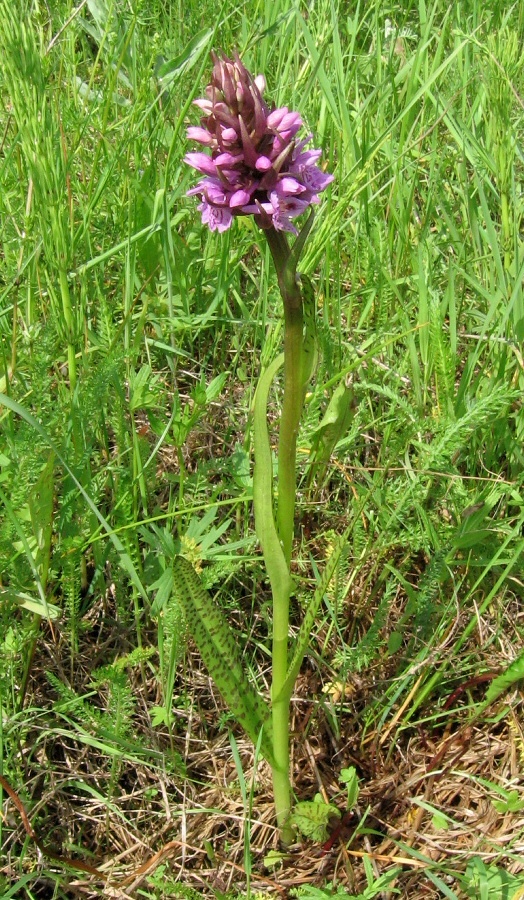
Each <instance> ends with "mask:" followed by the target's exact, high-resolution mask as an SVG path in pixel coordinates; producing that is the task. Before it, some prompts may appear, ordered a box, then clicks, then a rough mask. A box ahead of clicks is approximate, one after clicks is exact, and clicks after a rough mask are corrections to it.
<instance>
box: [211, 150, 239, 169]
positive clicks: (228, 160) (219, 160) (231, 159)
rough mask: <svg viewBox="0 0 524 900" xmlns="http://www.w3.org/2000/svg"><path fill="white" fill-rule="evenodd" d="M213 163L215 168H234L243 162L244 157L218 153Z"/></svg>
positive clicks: (235, 154)
mask: <svg viewBox="0 0 524 900" xmlns="http://www.w3.org/2000/svg"><path fill="white" fill-rule="evenodd" d="M214 162H215V165H216V166H236V165H237V164H238V163H241V162H244V155H243V154H242V153H228V152H226V153H219V155H218V156H215V160H214Z"/></svg>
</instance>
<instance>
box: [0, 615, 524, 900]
mask: <svg viewBox="0 0 524 900" xmlns="http://www.w3.org/2000/svg"><path fill="white" fill-rule="evenodd" d="M495 615H496V610H491V612H490V617H487V618H486V619H485V620H484V619H480V618H479V623H478V630H477V635H476V637H475V638H472V640H471V642H470V646H468V647H467V648H466V649H465V650H464V651H463V652H464V653H465V654H469V655H471V654H474V655H475V659H476V665H477V670H478V671H486V672H492V673H493V672H497V671H498V670H499V669H502V668H504V667H506V666H507V661H508V659H509V658H511V656H512V655H515V654H516V651H517V649H518V648H516V647H512V646H511V643H510V641H509V640H508V638H507V637H506V638H505V639H501V640H499V641H497V642H493V641H492V642H490V645H489V651H487V650H483V646H482V644H481V643H480V640H479V635H480V636H484V637H485V636H486V634H488V633H489V632H490V630H491V628H492V626H493V617H494V616H495ZM90 616H91V626H92V627H91V629H90V631H89V633H87V634H85V635H84V637H83V645H82V647H81V648H80V653H79V655H78V657H77V662H76V666H75V670H74V672H73V673H68V672H66V671H65V670H64V668H63V665H62V663H61V660H63V659H64V658H66V655H65V653H64V650H65V647H64V646H62V644H61V638H60V635H59V634H55V637H54V640H53V639H52V636H51V635H48V636H47V639H46V641H45V642H42V644H41V648H40V653H39V657H38V659H37V660H36V661H35V666H34V669H33V675H32V685H31V688H32V697H31V703H30V706H32V707H33V708H35V709H36V708H39V709H40V710H44V711H45V712H44V714H42V713H41V714H40V715H39V716H38V718H37V719H35V721H34V723H32V725H31V726H30V727H29V728H28V729H26V730H25V732H24V734H23V736H21V748H20V749H21V751H22V752H21V756H22V758H23V759H24V765H25V776H24V782H23V784H17V785H11V787H12V788H13V789H14V790H15V791H16V792H17V794H18V796H19V797H20V798H21V800H22V802H23V804H24V806H25V808H26V810H27V812H28V815H29V818H30V820H31V823H32V826H33V827H34V828H35V830H36V832H37V835H38V838H39V841H40V843H41V845H43V846H44V847H45V848H46V849H48V850H51V852H52V853H54V854H55V855H56V856H59V857H62V860H61V861H59V860H58V859H57V858H55V859H50V858H49V857H47V858H46V855H43V854H42V853H41V852H40V851H39V850H38V847H37V846H36V844H35V842H34V841H31V840H29V839H28V835H27V834H26V833H25V831H24V828H23V825H22V823H21V820H20V818H19V814H18V812H17V810H16V808H15V806H14V804H13V803H12V801H10V800H8V801H7V803H6V806H5V809H4V817H5V823H6V826H5V828H4V835H5V836H6V840H5V842H4V846H3V848H2V855H3V857H4V860H5V862H4V863H3V865H2V868H1V869H0V872H1V873H2V874H5V875H7V876H10V877H13V876H14V875H15V872H18V873H19V868H18V860H19V857H20V856H21V853H22V845H23V842H24V840H26V841H28V843H27V845H26V847H25V851H24V853H23V854H22V855H23V859H24V864H23V868H24V869H27V868H28V867H31V866H35V865H38V866H41V868H42V872H41V879H40V885H41V889H37V892H36V893H35V894H34V895H35V896H39V897H48V896H52V893H50V891H51V881H50V878H49V875H48V874H47V873H48V872H49V870H50V867H52V868H53V869H54V870H55V871H56V870H57V868H58V869H59V870H61V871H62V872H63V873H66V872H67V871H68V870H69V873H70V874H69V875H68V876H67V877H66V884H67V891H68V892H70V896H72V897H73V896H79V897H86V898H90V897H93V898H94V897H99V896H107V897H114V898H125V897H138V896H140V895H141V896H151V897H158V896H174V895H175V894H174V893H169V892H168V893H166V894H162V893H154V891H153V884H152V882H151V879H152V878H153V881H154V878H155V872H157V877H158V874H159V873H162V878H163V879H168V881H169V882H177V883H179V884H180V885H183V886H184V889H185V890H187V888H188V887H192V888H194V889H195V890H196V891H198V893H199V895H201V896H218V895H219V894H218V892H220V893H221V894H224V893H227V892H229V891H242V890H244V891H245V889H246V884H247V876H246V872H245V868H244V862H245V855H244V850H245V842H246V840H249V846H250V852H251V874H250V877H251V888H252V889H256V890H258V891H263V892H264V893H268V895H275V896H277V895H278V896H287V895H288V891H289V889H290V888H294V887H298V886H299V885H302V884H310V885H317V886H319V887H321V886H325V885H326V883H327V882H333V883H334V884H341V885H345V886H347V888H348V890H349V891H357V890H359V889H360V890H362V889H363V888H364V886H365V884H366V882H365V877H364V868H363V857H364V856H367V857H368V858H369V859H370V860H371V861H372V863H373V866H374V868H375V871H376V873H377V874H378V873H382V872H384V871H387V870H388V869H390V868H391V867H393V866H399V867H400V871H399V875H398V878H397V881H396V886H397V888H398V889H399V891H400V893H401V896H404V897H409V898H410V900H419V898H420V900H422V898H428V897H438V896H441V894H440V893H439V891H438V890H437V889H436V888H435V887H434V885H433V883H432V882H431V880H430V879H429V878H428V876H427V875H426V874H425V872H424V868H425V866H426V865H427V866H431V865H433V866H434V868H435V871H437V872H439V875H440V877H441V878H442V877H444V878H446V872H448V873H450V874H449V875H448V876H447V880H448V882H449V884H450V885H452V886H453V890H454V891H457V892H458V894H459V895H460V891H458V889H457V885H456V883H455V880H454V878H453V875H452V873H454V872H461V871H463V870H464V869H465V866H466V864H467V862H468V860H470V859H471V858H472V857H473V856H476V857H480V858H481V859H483V860H484V861H485V862H486V863H489V862H494V863H498V864H499V865H502V866H503V867H504V868H506V870H507V871H509V872H512V873H514V874H516V873H518V872H522V871H524V862H522V861H521V860H520V856H521V855H523V851H524V781H523V770H524V733H523V729H522V724H521V723H522V706H523V703H522V696H521V694H519V692H517V691H515V692H514V694H513V695H512V696H510V697H506V698H504V699H503V700H502V701H500V702H499V703H498V704H496V705H495V706H494V707H492V708H490V709H488V710H487V711H486V713H485V714H484V716H483V717H482V718H480V719H478V720H475V719H474V718H472V716H471V710H472V708H473V706H472V705H473V704H475V703H478V702H480V700H481V699H482V697H483V694H484V691H485V684H484V683H483V682H480V683H473V682H474V680H473V679H472V680H471V689H470V690H469V691H467V690H463V691H460V689H459V690H455V691H454V692H453V693H450V695H448V697H447V698H446V697H444V698H441V700H440V701H439V706H440V707H441V709H442V706H443V705H444V704H445V701H446V700H450V699H451V700H452V701H453V702H452V708H451V709H450V710H449V712H448V714H447V715H446V716H442V715H441V717H440V718H439V724H435V721H433V718H432V711H433V712H434V709H433V710H432V709H431V708H430V707H431V704H436V701H435V700H433V701H429V703H428V704H427V705H426V708H425V709H423V710H421V711H419V713H418V719H417V721H413V722H411V723H410V724H409V725H403V713H404V712H405V709H402V708H399V707H396V708H395V709H393V710H392V711H391V714H390V716H389V717H388V719H387V720H386V721H384V722H383V723H382V725H381V727H380V729H379V728H375V729H370V728H368V729H367V730H364V729H363V728H362V722H363V720H364V714H365V710H366V709H368V710H369V708H370V707H371V706H372V705H373V704H374V703H375V702H376V701H377V700H378V699H379V698H380V697H381V695H382V693H383V691H384V690H385V687H386V684H385V682H381V680H380V679H379V678H378V677H377V675H376V673H375V674H373V672H369V673H367V674H363V675H360V676H358V681H355V683H354V684H353V686H352V690H350V689H349V687H348V689H347V690H346V691H345V694H344V697H343V698H341V699H340V700H339V699H338V698H335V699H337V707H336V710H335V709H334V708H330V705H332V699H330V697H329V695H327V694H326V693H323V692H322V681H326V680H327V673H326V672H322V671H319V670H318V669H317V668H316V667H314V666H313V665H312V663H311V661H310V663H309V664H308V667H306V668H305V670H304V671H303V673H302V675H301V678H300V679H299V681H298V683H297V691H296V696H295V700H294V705H293V714H294V721H293V729H294V733H295V740H294V745H293V771H294V784H295V789H296V793H297V796H298V797H299V798H300V799H308V798H311V797H312V796H313V795H314V794H315V793H316V792H317V791H320V792H321V793H322V794H323V795H324V797H325V798H326V799H328V798H329V799H330V800H331V801H332V802H334V803H336V804H337V803H338V805H339V806H341V807H343V805H344V802H343V794H342V792H341V790H340V785H339V783H338V776H339V773H340V770H341V768H343V767H344V766H347V765H355V766H356V767H357V770H358V772H359V775H360V778H361V794H360V800H359V813H360V815H361V816H362V824H361V825H357V824H356V821H355V826H354V827H353V830H352V833H351V832H348V833H346V834H344V841H345V843H342V842H341V841H339V842H338V844H337V843H335V845H334V846H333V847H332V849H330V850H329V852H327V853H326V852H324V850H323V848H322V847H321V846H320V845H319V844H313V843H311V842H303V843H301V844H297V845H296V846H295V847H292V848H291V849H290V851H289V854H288V855H287V856H286V857H285V858H284V860H283V861H282V864H281V866H280V868H278V869H277V870H269V869H266V868H265V867H264V858H265V856H266V855H267V853H268V851H269V850H270V849H271V848H276V847H277V844H278V838H277V833H276V831H275V829H274V825H273V810H272V804H271V783H270V772H269V769H268V767H267V766H266V764H265V763H264V762H260V761H259V762H257V764H256V767H255V761H254V758H253V750H252V747H251V746H250V745H249V744H247V743H245V742H244V741H243V740H242V738H241V736H239V735H237V746H238V751H239V755H240V758H241V761H242V767H243V775H244V778H245V782H246V785H247V786H248V791H249V790H250V789H251V791H252V813H251V820H250V826H249V830H246V814H245V808H244V802H243V800H242V795H241V790H240V786H239V776H238V771H237V769H236V767H235V763H234V759H233V754H232V749H231V745H230V742H229V740H228V737H227V733H226V731H225V730H224V729H223V728H222V729H219V728H218V727H217V725H218V723H219V720H220V718H221V716H223V715H224V710H223V707H222V703H221V700H220V697H219V696H217V694H216V693H215V691H214V688H213V685H212V683H211V682H210V679H209V678H208V676H207V674H206V673H205V672H204V671H203V670H202V668H201V664H200V661H199V658H198V656H197V655H196V654H192V653H189V655H188V656H187V659H186V666H185V673H184V680H183V683H182V682H181V684H180V686H179V687H180V690H181V692H182V691H183V695H182V693H181V698H180V700H181V702H180V704H178V710H177V725H176V729H175V732H176V734H175V735H174V737H173V744H172V750H171V749H170V739H169V736H168V734H167V733H165V731H163V730H162V729H161V728H153V727H152V726H151V719H150V714H149V710H150V709H151V708H152V707H153V706H154V705H155V704H156V703H157V702H158V700H159V697H158V696H157V692H158V687H157V683H156V680H155V679H154V678H153V677H149V676H148V675H147V672H146V678H145V681H144V680H143V674H142V673H141V671H140V668H139V667H137V668H136V670H132V671H131V672H130V673H129V674H130V678H132V679H133V681H134V684H133V687H134V693H135V696H136V699H137V706H136V714H135V721H134V728H135V730H136V732H137V733H139V734H140V739H141V742H142V744H143V746H144V747H149V748H151V751H152V753H151V756H150V757H149V758H144V759H143V760H142V761H141V760H140V758H139V754H137V753H136V752H135V753H131V752H130V753H129V757H130V759H126V754H125V753H123V754H120V755H118V756H115V757H113V758H111V757H110V756H109V755H108V754H107V753H104V752H102V751H101V750H100V749H97V747H96V746H94V745H93V744H94V742H93V741H92V740H88V739H86V737H85V735H84V736H82V735H81V734H79V733H76V734H75V729H74V728H71V727H70V728H65V727H64V721H63V720H62V721H60V719H59V718H57V716H56V714H55V712H54V711H53V701H55V700H56V697H55V696H54V695H53V692H52V690H51V689H50V687H49V681H48V679H47V673H48V672H54V673H55V674H56V675H57V676H58V677H59V678H60V679H65V680H66V683H67V682H70V683H71V686H72V687H74V689H75V691H76V692H77V694H78V695H80V696H82V695H84V694H86V693H87V692H88V690H89V684H90V673H91V672H92V671H93V670H94V669H95V668H96V667H97V666H99V665H100V662H101V660H104V661H105V662H107V661H108V660H110V659H112V658H114V657H115V656H116V655H119V654H122V653H124V652H126V651H127V650H129V649H130V644H129V642H128V637H127V635H126V634H123V633H122V632H121V631H119V630H118V628H117V626H116V623H115V619H114V618H113V616H112V611H111V608H110V606H108V604H107V602H106V604H103V605H102V604H101V605H100V606H99V608H98V609H96V607H95V608H93V610H91V613H90ZM429 665H431V660H430V661H429ZM71 674H72V680H71ZM420 675H421V677H422V676H423V675H424V672H421V673H420ZM477 682H478V679H477ZM362 698H365V702H364V704H362V702H361V701H362ZM182 701H183V702H182ZM92 702H94V703H96V704H97V705H98V706H99V708H100V709H103V708H104V696H103V693H100V692H99V694H98V696H96V695H95V697H93V698H92ZM363 706H364V708H363ZM466 707H467V708H466ZM332 714H333V715H334V718H333V715H332ZM335 719H336V722H337V723H338V728H339V732H338V734H335V731H334V728H333V722H334V721H335ZM70 721H72V719H71V720H70ZM98 737H99V739H100V735H98ZM120 749H121V748H120ZM135 749H136V748H135ZM184 773H185V774H184ZM497 788H498V789H499V790H500V791H517V792H518V798H519V801H521V802H520V805H521V806H522V809H521V810H518V806H519V803H514V804H513V806H512V808H513V810H515V809H517V811H513V812H511V810H510V809H508V810H506V811H504V810H503V804H502V806H501V805H500V801H501V800H502V799H503V795H502V794H501V793H497ZM493 801H496V802H497V801H498V802H499V803H498V808H497V806H496V805H494V803H493ZM247 835H249V837H247ZM66 858H69V859H74V860H76V861H79V860H80V861H82V862H83V863H87V864H88V865H89V866H90V867H92V868H93V869H98V870H99V874H96V875H95V874H94V873H89V872H84V871H82V872H81V871H79V870H78V869H77V868H74V867H72V866H68V865H67V864H66ZM160 866H162V867H163V868H159V867H160ZM148 886H149V887H148ZM146 888H148V890H146ZM156 889H157V891H158V890H159V888H158V885H157V888H156ZM140 891H142V894H140ZM144 891H145V893H144ZM384 896H386V895H384Z"/></svg>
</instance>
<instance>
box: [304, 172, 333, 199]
mask: <svg viewBox="0 0 524 900" xmlns="http://www.w3.org/2000/svg"><path fill="white" fill-rule="evenodd" d="M300 178H301V181H302V182H303V184H304V186H305V187H306V188H307V189H308V190H309V191H313V193H315V194H316V193H317V192H319V191H323V190H325V189H326V188H327V186H328V184H331V182H332V181H333V179H334V175H329V174H327V173H326V172H323V171H322V169H319V168H318V167H317V166H306V167H305V168H304V169H303V171H302V172H301V173H300Z"/></svg>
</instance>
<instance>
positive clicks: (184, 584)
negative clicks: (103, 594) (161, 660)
mask: <svg viewBox="0 0 524 900" xmlns="http://www.w3.org/2000/svg"><path fill="white" fill-rule="evenodd" d="M173 572H174V576H175V578H174V591H175V596H176V597H177V599H178V601H179V603H180V604H181V606H182V608H183V610H184V613H185V616H186V619H187V623H188V626H189V628H190V630H191V633H192V635H193V637H194V639H195V641H196V644H197V646H198V649H199V651H200V654H201V656H202V659H203V661H204V664H205V666H206V668H207V669H208V671H209V673H210V675H211V677H212V678H213V681H214V682H215V684H216V686H217V688H218V690H219V691H220V693H221V694H222V697H223V698H224V700H225V702H226V703H227V705H228V707H229V709H230V711H231V713H232V714H233V716H234V717H235V719H236V720H237V722H239V723H240V725H242V727H243V729H244V731H245V732H246V734H247V735H248V736H249V738H250V739H251V740H252V741H253V743H254V744H255V745H256V744H257V742H258V740H259V737H260V732H262V743H261V753H262V755H263V756H264V757H265V759H267V761H268V762H269V763H272V762H273V748H272V742H271V736H270V721H269V708H268V706H267V704H266V703H265V702H264V701H263V699H262V697H261V696H260V695H259V694H258V692H257V691H256V690H255V689H254V688H253V686H252V684H251V682H250V681H249V679H248V677H247V674H246V672H245V670H244V667H243V665H242V660H241V657H240V654H239V652H238V643H237V640H236V638H235V636H234V635H233V632H232V631H231V629H230V628H229V625H228V623H227V621H226V619H225V617H224V614H223V613H222V612H221V611H220V610H219V609H218V607H217V606H216V604H215V603H214V602H213V600H212V599H211V597H210V596H209V594H208V593H207V591H206V590H204V588H203V587H202V583H201V581H200V579H199V577H198V575H197V573H196V572H195V570H194V568H193V566H192V565H191V563H189V562H188V560H187V559H184V557H183V556H177V557H175V561H174V563H173Z"/></svg>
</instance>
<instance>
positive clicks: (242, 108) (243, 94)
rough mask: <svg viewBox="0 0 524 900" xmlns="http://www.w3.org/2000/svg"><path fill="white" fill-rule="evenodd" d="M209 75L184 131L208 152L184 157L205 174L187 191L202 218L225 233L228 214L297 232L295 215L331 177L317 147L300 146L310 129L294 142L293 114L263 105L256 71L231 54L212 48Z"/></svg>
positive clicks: (260, 79)
mask: <svg viewBox="0 0 524 900" xmlns="http://www.w3.org/2000/svg"><path fill="white" fill-rule="evenodd" d="M212 59H213V64H214V65H213V74H212V78H211V84H210V85H209V86H208V87H207V88H206V95H207V97H206V98H205V99H201V100H195V104H196V106H198V107H200V109H201V110H202V111H203V112H204V116H203V117H202V119H201V120H200V123H201V124H200V126H193V127H191V128H189V129H188V132H187V136H188V138H190V139H191V140H195V141H198V142H199V143H200V144H202V145H203V146H204V147H206V148H208V149H209V150H210V151H211V155H208V154H207V153H203V152H198V153H188V154H187V155H186V157H185V162H187V163H188V164H189V165H190V166H192V167H193V168H195V169H196V170H197V171H198V172H200V173H201V174H202V175H204V176H205V177H204V178H202V179H201V181H199V182H198V184H197V185H196V187H194V188H192V189H191V190H190V191H188V194H196V195H197V196H199V197H200V198H201V203H200V205H199V207H198V209H199V210H200V212H201V213H202V221H203V222H204V223H205V224H207V225H209V228H210V229H211V231H226V229H228V228H229V226H230V225H231V222H232V221H233V216H238V215H254V216H256V217H257V221H258V224H259V225H260V226H261V227H262V228H266V229H269V228H275V229H277V230H278V231H291V232H293V233H294V234H297V229H296V228H295V226H294V225H293V223H292V221H291V220H292V219H294V218H295V217H296V216H299V215H301V213H303V212H304V211H305V210H306V209H307V208H308V206H310V204H311V203H318V202H319V198H318V194H319V193H320V191H323V190H324V188H326V187H327V185H328V184H329V183H330V182H331V181H333V176H332V175H327V174H325V173H324V172H323V171H322V170H321V169H320V168H318V166H317V165H316V162H317V161H318V159H319V157H320V153H321V151H320V150H305V149H304V148H305V147H306V145H307V144H309V142H310V141H311V140H312V137H313V136H312V135H311V134H310V135H308V136H307V137H306V138H304V139H302V140H299V141H297V140H296V139H295V138H296V135H297V132H298V131H299V129H300V127H301V125H302V119H301V118H300V115H299V113H297V112H290V111H289V110H288V108H287V106H283V107H281V108H280V109H273V110H271V109H270V108H269V106H268V105H267V103H266V102H265V100H264V98H263V92H264V89H265V86H266V84H265V79H264V77H263V75H257V77H256V78H253V76H252V75H251V73H250V72H248V70H247V69H246V67H245V66H244V65H243V63H242V62H241V60H240V58H239V56H238V54H235V59H234V60H231V59H229V58H228V57H227V56H217V55H216V54H214V53H213V54H212Z"/></svg>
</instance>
